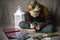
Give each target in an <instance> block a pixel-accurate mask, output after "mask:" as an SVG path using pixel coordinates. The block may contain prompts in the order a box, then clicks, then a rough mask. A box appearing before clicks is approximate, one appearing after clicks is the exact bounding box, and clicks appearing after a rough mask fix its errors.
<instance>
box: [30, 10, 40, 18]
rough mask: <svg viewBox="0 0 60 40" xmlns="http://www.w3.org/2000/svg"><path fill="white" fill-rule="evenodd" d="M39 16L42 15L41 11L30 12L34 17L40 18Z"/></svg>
mask: <svg viewBox="0 0 60 40" xmlns="http://www.w3.org/2000/svg"><path fill="white" fill-rule="evenodd" d="M39 14H40V11H30V15H31V16H32V17H37V16H39Z"/></svg>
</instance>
